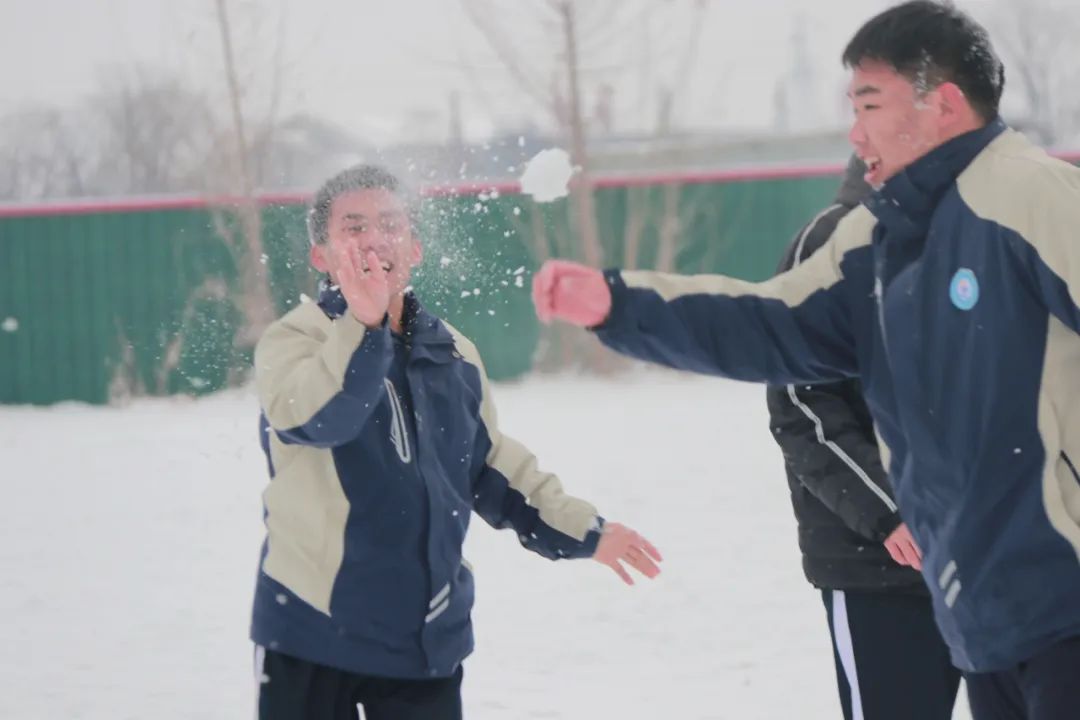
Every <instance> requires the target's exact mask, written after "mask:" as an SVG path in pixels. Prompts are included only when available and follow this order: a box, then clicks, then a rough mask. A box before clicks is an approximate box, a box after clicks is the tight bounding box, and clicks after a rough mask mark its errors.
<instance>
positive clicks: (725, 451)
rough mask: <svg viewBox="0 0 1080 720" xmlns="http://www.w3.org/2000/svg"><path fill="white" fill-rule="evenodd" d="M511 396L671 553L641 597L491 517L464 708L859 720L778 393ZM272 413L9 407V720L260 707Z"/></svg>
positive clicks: (2, 581)
mask: <svg viewBox="0 0 1080 720" xmlns="http://www.w3.org/2000/svg"><path fill="white" fill-rule="evenodd" d="M496 392H497V396H496V397H497V400H498V401H499V407H500V412H501V417H502V426H503V428H504V430H506V431H507V432H509V433H510V434H512V435H515V436H516V437H518V438H520V439H522V440H524V441H526V443H527V444H528V445H530V447H532V449H533V450H534V451H535V452H536V453H537V454H538V455H539V457H540V459H541V463H542V466H543V467H545V468H548V469H552V470H555V471H557V472H558V473H559V474H560V475H561V476H562V478H563V481H564V483H565V484H566V486H567V487H568V488H569V489H570V490H571V491H572V492H574V493H575V494H578V495H581V496H584V497H587V498H589V499H590V500H592V501H593V502H595V503H596V504H597V505H599V506H600V508H601V511H602V512H603V513H604V515H605V516H607V517H608V518H610V519H613V520H619V521H622V522H625V523H627V524H630V525H632V526H634V527H636V528H638V529H639V530H641V531H642V532H643V533H644V534H646V535H647V536H648V537H649V538H650V539H652V540H653V541H654V542H655V544H656V545H657V546H658V547H659V548H660V549H661V550H662V551H663V552H664V554H665V557H666V562H665V563H664V572H663V574H662V575H661V577H660V578H659V579H658V580H656V581H655V582H652V583H649V582H647V581H644V580H642V581H641V582H640V583H639V584H638V585H637V586H636V587H634V588H628V587H626V586H624V585H623V584H622V583H621V582H620V581H619V580H618V578H617V577H616V576H615V575H614V574H613V573H611V571H610V570H608V569H607V568H604V567H602V566H600V565H598V564H596V563H592V562H589V561H576V562H565V561H564V562H560V563H551V562H548V561H546V560H543V559H541V558H539V557H536V556H534V555H532V554H530V553H528V552H527V551H525V550H523V549H522V548H521V547H520V546H518V544H517V542H516V538H515V537H514V535H513V534H512V533H510V532H495V531H493V530H491V529H490V528H489V527H488V526H486V525H485V524H484V523H483V522H482V521H480V520H479V519H476V520H475V522H474V525H473V529H472V533H471V534H470V539H469V547H468V555H469V557H470V559H471V560H472V562H473V564H474V565H475V566H476V572H477V592H478V601H477V606H476V609H475V612H474V620H475V624H476V633H477V644H478V650H477V652H476V653H475V655H474V656H473V657H472V658H471V659H470V660H469V661H467V663H466V666H465V690H464V692H465V705H466V716H467V717H468V718H472V719H473V720H495V719H496V718H498V719H500V720H501V719H504V718H548V719H572V718H615V719H619V720H630V719H634V718H657V717H671V718H680V719H683V718H685V719H691V718H716V719H719V718H725V719H727V718H730V719H732V720H736V719H737V720H753V719H755V718H762V719H766V718H768V719H771V718H781V717H793V716H797V717H799V718H803V719H805V720H817V719H822V720H824V719H826V718H828V719H832V718H839V717H840V711H839V704H838V701H837V699H836V697H835V689H834V677H833V666H832V657H831V653H830V650H829V639H828V631H827V628H826V624H825V615H824V610H823V608H822V606H821V601H820V598H819V596H818V595H817V594H816V593H815V591H813V590H812V589H811V588H810V587H809V586H808V585H807V584H806V583H805V581H804V580H803V577H802V574H801V569H800V565H799V556H798V552H797V549H796V541H795V525H794V520H793V518H792V516H791V509H790V505H789V501H788V497H787V490H786V485H785V481H784V478H783V475H782V466H781V461H780V456H779V453H778V451H777V448H776V447H775V444H774V442H773V440H772V439H771V438H770V437H769V433H768V429H767V420H766V412H765V409H764V400H763V391H762V389H761V388H759V387H756V386H752V385H741V384H736V383H730V382H726V381H719V380H712V379H703V378H690V377H686V376H680V375H674V374H667V373H660V372H637V373H633V374H630V375H624V376H621V377H618V378H612V379H586V378H576V377H560V378H543V377H534V378H532V379H530V380H528V381H526V382H524V383H521V384H517V385H502V386H499V387H498V388H497V390H496ZM255 413H256V410H255V400H254V397H253V396H252V395H251V393H250V391H236V392H228V393H223V394H220V395H218V396H215V397H212V398H208V399H204V400H200V401H188V400H182V399H173V400H153V401H142V402H138V403H136V404H135V405H133V406H132V407H129V408H125V409H114V408H89V407H85V406H77V405H63V406H57V407H53V408H48V409H32V408H11V407H0V470H2V472H0V483H2V484H0V487H2V488H3V490H4V502H3V503H0V568H2V570H3V572H2V573H0V618H3V623H2V624H0V678H2V680H0V717H2V718H5V720H23V719H26V720H37V719H38V718H46V717H48V718H85V719H90V720H105V719H106V718H108V719H109V720H121V719H125V718H131V719H139V720H142V719H144V718H185V719H186V718H192V719H195V718H197V719H199V720H211V719H214V718H223V719H224V718H228V719H232V718H244V717H250V716H251V712H252V701H253V697H254V684H253V682H254V681H253V676H252V669H251V665H252V663H251V647H250V645H249V643H248V641H247V625H248V609H249V602H250V598H251V591H252V582H253V578H254V573H255V561H256V557H257V553H258V547H259V543H260V542H261V537H262V527H261V508H260V504H259V495H260V492H261V490H262V487H263V485H264V483H265V466H264V463H263V460H262V457H261V455H260V452H259V449H258V444H257V443H258V435H257V426H256V421H255ZM792 713H794V715H793V714H792ZM957 717H967V714H966V711H964V710H962V709H961V710H959V711H958V713H957Z"/></svg>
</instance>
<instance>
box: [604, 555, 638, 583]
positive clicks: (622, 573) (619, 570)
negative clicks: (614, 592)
mask: <svg viewBox="0 0 1080 720" xmlns="http://www.w3.org/2000/svg"><path fill="white" fill-rule="evenodd" d="M607 566H608V567H609V568H611V569H612V570H614V571H615V572H616V574H618V576H619V577H621V578H622V580H623V582H624V583H626V584H627V585H633V584H634V578H632V577H630V573H628V572H626V568H624V567H623V566H622V564H621V563H620V562H619V561H618V560H612V561H611V562H610V563H608V564H607Z"/></svg>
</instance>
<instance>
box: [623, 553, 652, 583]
mask: <svg viewBox="0 0 1080 720" xmlns="http://www.w3.org/2000/svg"><path fill="white" fill-rule="evenodd" d="M625 559H626V562H627V563H629V564H630V567H632V568H634V569H635V570H637V571H638V572H639V573H641V574H642V575H644V576H645V577H647V578H649V579H650V580H651V579H653V578H655V577H656V576H657V575H659V574H660V568H659V567H658V566H657V565H656V563H654V562H653V561H652V560H651V559H650V558H649V556H648V555H646V554H645V553H644V552H643V551H642V550H640V549H639V548H636V547H632V548H630V550H628V551H627V553H626V556H625Z"/></svg>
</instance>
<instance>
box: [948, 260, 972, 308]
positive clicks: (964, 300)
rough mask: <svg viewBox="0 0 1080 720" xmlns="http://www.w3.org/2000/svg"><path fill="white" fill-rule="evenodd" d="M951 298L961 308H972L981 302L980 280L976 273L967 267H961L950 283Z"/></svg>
mask: <svg viewBox="0 0 1080 720" xmlns="http://www.w3.org/2000/svg"><path fill="white" fill-rule="evenodd" d="M949 299H950V300H952V304H953V305H955V306H956V307H958V308H960V309H961V310H970V309H971V308H973V307H975V303H977V302H979V281H978V279H976V277H975V273H974V272H972V271H971V270H968V269H967V268H960V269H959V270H957V271H956V274H955V275H953V279H952V282H951V283H950V284H949Z"/></svg>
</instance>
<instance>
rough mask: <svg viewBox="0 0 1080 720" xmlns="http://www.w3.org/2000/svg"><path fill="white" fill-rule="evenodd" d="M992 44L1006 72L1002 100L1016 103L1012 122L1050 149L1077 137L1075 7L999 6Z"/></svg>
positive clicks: (1078, 29) (1023, 0)
mask: <svg viewBox="0 0 1080 720" xmlns="http://www.w3.org/2000/svg"><path fill="white" fill-rule="evenodd" d="M992 27H993V29H994V33H993V38H994V40H995V43H996V44H997V46H998V48H999V49H1000V51H1001V53H1002V55H1003V56H1004V57H1003V59H1004V61H1005V67H1006V78H1007V80H1008V82H1007V83H1006V91H1007V96H1006V99H1007V100H1008V99H1009V95H1012V96H1013V97H1014V98H1016V99H1017V100H1018V102H1017V103H1016V105H1017V106H1018V110H1017V111H1016V121H1017V122H1018V124H1021V125H1025V126H1026V129H1027V131H1028V132H1030V133H1031V134H1032V136H1033V137H1034V138H1035V139H1036V140H1037V141H1038V142H1040V143H1042V144H1044V145H1047V146H1054V145H1057V144H1060V143H1062V142H1064V141H1068V140H1074V139H1076V135H1077V133H1078V131H1080V96H1078V95H1077V94H1076V87H1077V84H1078V82H1080V57H1078V56H1077V54H1076V48H1075V45H1076V42H1075V39H1076V37H1077V34H1078V33H1080V7H1078V6H1077V5H1075V4H1074V3H1055V2H1048V1H1046V0H1044V1H1043V2H1041V3H1033V2H1029V1H1027V0H998V2H997V6H996V14H995V16H994V21H993V24H992Z"/></svg>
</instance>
